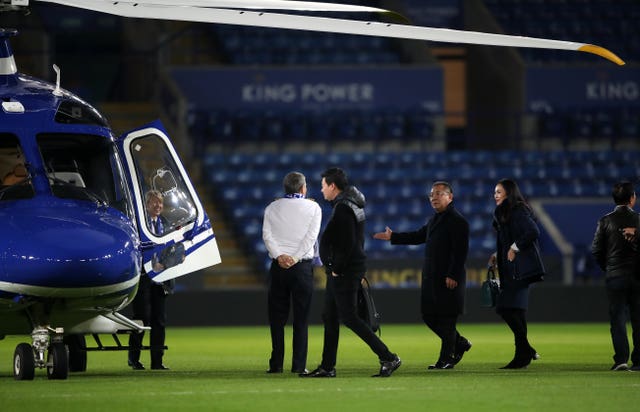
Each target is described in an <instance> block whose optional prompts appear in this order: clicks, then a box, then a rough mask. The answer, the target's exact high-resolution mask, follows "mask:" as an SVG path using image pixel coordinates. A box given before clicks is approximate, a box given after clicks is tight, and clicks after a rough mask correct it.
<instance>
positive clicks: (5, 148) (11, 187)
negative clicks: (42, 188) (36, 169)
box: [0, 133, 34, 201]
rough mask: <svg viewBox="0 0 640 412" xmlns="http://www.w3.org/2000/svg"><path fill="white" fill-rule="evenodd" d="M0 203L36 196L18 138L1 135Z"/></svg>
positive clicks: (10, 135)
mask: <svg viewBox="0 0 640 412" xmlns="http://www.w3.org/2000/svg"><path fill="white" fill-rule="evenodd" d="M0 178H1V179H2V180H1V182H0V183H1V184H2V185H1V186H0V201H3V200H15V199H25V198H31V197H33V196H34V192H33V187H32V186H31V176H30V174H29V171H28V169H27V166H26V162H25V159H24V154H23V153H22V149H21V147H20V144H19V142H18V138H17V137H16V136H14V135H12V134H6V133H0Z"/></svg>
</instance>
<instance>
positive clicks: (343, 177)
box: [321, 167, 349, 190]
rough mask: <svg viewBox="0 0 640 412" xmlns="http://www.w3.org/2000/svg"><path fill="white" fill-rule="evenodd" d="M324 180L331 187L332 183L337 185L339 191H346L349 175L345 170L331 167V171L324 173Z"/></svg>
mask: <svg viewBox="0 0 640 412" xmlns="http://www.w3.org/2000/svg"><path fill="white" fill-rule="evenodd" d="M321 176H322V178H324V181H325V182H326V183H327V185H330V184H331V183H333V184H335V185H336V187H337V188H338V190H344V189H345V188H346V187H347V185H348V184H349V180H348V179H347V174H346V173H345V172H344V170H342V169H340V168H339V167H330V168H329V169H327V170H325V171H324V172H322V175H321Z"/></svg>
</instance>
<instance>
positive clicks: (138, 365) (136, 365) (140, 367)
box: [127, 360, 144, 371]
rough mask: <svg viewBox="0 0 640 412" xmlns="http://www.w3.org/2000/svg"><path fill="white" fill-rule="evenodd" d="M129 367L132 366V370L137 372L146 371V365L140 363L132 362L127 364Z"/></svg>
mask: <svg viewBox="0 0 640 412" xmlns="http://www.w3.org/2000/svg"><path fill="white" fill-rule="evenodd" d="M127 364H128V365H129V366H131V369H133V370H136V371H142V370H144V365H143V364H141V363H140V361H132V360H130V361H129V362H128V363H127Z"/></svg>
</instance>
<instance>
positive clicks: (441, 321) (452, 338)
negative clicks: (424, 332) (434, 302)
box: [422, 313, 469, 363]
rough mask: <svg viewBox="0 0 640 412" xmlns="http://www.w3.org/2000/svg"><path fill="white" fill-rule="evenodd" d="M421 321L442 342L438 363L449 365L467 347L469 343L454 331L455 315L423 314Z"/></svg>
mask: <svg viewBox="0 0 640 412" xmlns="http://www.w3.org/2000/svg"><path fill="white" fill-rule="evenodd" d="M422 320H423V321H424V323H425V324H426V325H427V326H428V327H429V329H431V330H432V331H433V333H435V334H436V335H438V337H439V338H440V340H441V341H442V342H441V344H440V355H439V357H438V360H439V361H442V362H445V363H451V362H452V361H453V359H454V356H455V355H456V354H457V353H461V352H463V351H464V350H465V349H466V348H467V346H468V345H469V341H468V340H467V339H466V338H464V337H463V336H462V335H460V333H459V332H458V330H457V329H456V323H457V322H458V316H457V315H436V314H430V313H426V314H425V313H423V314H422Z"/></svg>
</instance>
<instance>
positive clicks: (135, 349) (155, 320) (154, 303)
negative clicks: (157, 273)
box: [129, 274, 167, 366]
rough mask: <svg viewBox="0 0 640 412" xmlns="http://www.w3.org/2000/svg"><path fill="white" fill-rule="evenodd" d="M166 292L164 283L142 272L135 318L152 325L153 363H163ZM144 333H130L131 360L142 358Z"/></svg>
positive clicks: (134, 310)
mask: <svg viewBox="0 0 640 412" xmlns="http://www.w3.org/2000/svg"><path fill="white" fill-rule="evenodd" d="M166 296H167V295H166V294H165V291H164V288H163V287H162V284H158V283H155V282H153V281H152V280H151V279H150V278H149V276H147V275H146V274H142V275H141V276H140V284H139V286H138V293H137V294H136V297H135V298H134V299H133V303H132V307H133V318H134V319H136V320H142V322H143V324H144V325H145V326H151V331H150V333H149V344H150V351H151V365H152V366H159V365H162V356H163V355H164V339H165V327H166V323H167V315H166V309H165V300H166ZM143 337H144V332H142V333H135V332H134V333H132V334H131V335H129V360H130V361H133V362H135V361H139V360H140V348H142V338H143Z"/></svg>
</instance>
